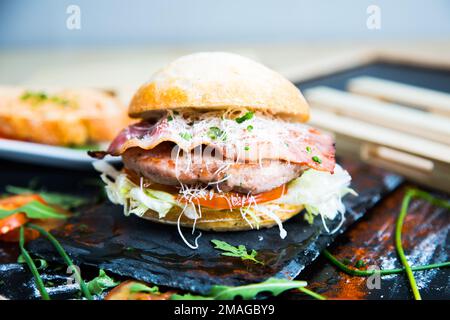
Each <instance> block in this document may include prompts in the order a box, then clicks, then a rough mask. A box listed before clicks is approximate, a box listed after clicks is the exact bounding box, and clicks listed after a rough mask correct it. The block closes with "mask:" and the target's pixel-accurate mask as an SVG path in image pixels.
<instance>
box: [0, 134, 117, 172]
mask: <svg viewBox="0 0 450 320" xmlns="http://www.w3.org/2000/svg"><path fill="white" fill-rule="evenodd" d="M106 147H107V146H106ZM0 158H3V159H8V160H15V161H21V162H28V163H32V164H36V165H48V166H54V167H61V168H70V169H92V162H93V161H95V159H93V158H91V157H89V156H88V154H87V151H86V150H76V149H70V148H64V147H55V146H49V145H45V144H39V143H32V142H24V141H17V140H9V139H0ZM105 160H107V161H109V162H119V161H120V157H111V156H106V157H105Z"/></svg>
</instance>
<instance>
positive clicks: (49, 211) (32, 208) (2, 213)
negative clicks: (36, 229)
mask: <svg viewBox="0 0 450 320" xmlns="http://www.w3.org/2000/svg"><path fill="white" fill-rule="evenodd" d="M18 212H23V213H25V214H26V216H27V217H28V218H30V219H66V218H67V217H66V216H65V215H63V214H61V213H60V212H58V211H56V210H55V209H54V208H52V207H50V206H48V205H45V204H43V203H40V202H39V201H36V200H34V201H31V202H28V203H27V204H24V205H23V206H20V207H19V208H16V209H12V210H3V209H0V219H3V218H6V217H9V216H10V215H13V214H15V213H18Z"/></svg>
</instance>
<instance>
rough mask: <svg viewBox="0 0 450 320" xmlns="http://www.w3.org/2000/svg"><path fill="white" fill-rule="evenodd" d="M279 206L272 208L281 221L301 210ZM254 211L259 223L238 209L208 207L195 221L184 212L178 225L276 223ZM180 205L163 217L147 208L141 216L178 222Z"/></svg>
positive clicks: (232, 227) (227, 227)
mask: <svg viewBox="0 0 450 320" xmlns="http://www.w3.org/2000/svg"><path fill="white" fill-rule="evenodd" d="M277 206H279V208H277V210H273V211H272V213H273V214H275V215H276V216H277V217H278V218H279V219H280V220H281V221H286V220H288V219H290V218H292V217H293V216H295V215H297V214H298V213H300V212H301V211H302V210H303V206H294V205H286V204H277ZM252 211H253V212H255V216H257V217H258V218H259V223H258V224H256V222H255V220H254V219H253V218H252V217H251V216H250V215H247V216H246V218H247V220H248V221H249V222H247V221H246V220H245V219H244V218H243V217H242V215H241V212H240V210H236V209H235V210H232V211H230V210H214V209H210V208H202V217H201V218H198V219H197V221H195V220H193V219H190V218H188V217H186V216H185V215H184V214H183V215H182V216H181V218H180V225H181V226H183V227H190V228H192V227H193V225H194V223H195V228H196V229H200V230H205V231H242V230H251V229H259V228H270V227H273V226H274V225H276V224H277V223H276V222H275V221H274V220H273V219H272V218H271V217H269V216H268V215H267V214H265V213H263V212H261V211H258V210H256V209H255V208H252ZM181 212H182V209H181V208H180V207H173V208H172V209H171V210H170V211H169V212H168V213H167V214H166V216H165V217H164V218H159V217H158V213H156V212H155V211H153V210H148V211H147V212H146V213H145V214H144V215H143V216H142V218H144V219H147V220H151V221H154V222H158V223H164V224H174V225H176V224H177V223H178V219H179V217H180V215H181V214H182V213H181Z"/></svg>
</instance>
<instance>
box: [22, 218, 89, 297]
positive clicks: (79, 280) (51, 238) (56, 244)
mask: <svg viewBox="0 0 450 320" xmlns="http://www.w3.org/2000/svg"><path fill="white" fill-rule="evenodd" d="M26 226H27V227H29V228H31V229H34V230H37V231H39V233H40V234H41V235H43V236H45V237H46V238H47V239H48V240H49V241H50V242H51V244H52V245H53V247H54V248H55V249H56V251H58V253H59V255H60V256H61V257H62V258H63V260H64V262H65V263H66V264H67V266H68V267H69V268H70V269H71V270H72V272H73V273H74V276H75V280H76V281H77V283H78V284H79V286H80V290H81V292H82V293H83V295H84V296H85V297H86V299H88V300H92V295H91V293H90V292H89V290H88V288H87V285H86V283H85V282H84V280H83V278H82V277H81V274H80V271H79V270H78V268H77V267H76V266H75V265H74V264H73V261H72V259H70V257H69V255H68V254H67V252H66V251H65V250H64V248H63V247H62V246H61V244H60V243H59V241H58V240H56V238H55V237H54V236H53V235H52V234H51V233H50V232H48V231H47V230H45V229H43V228H42V227H40V226H38V225H35V224H32V223H27V224H26ZM22 254H23V252H22Z"/></svg>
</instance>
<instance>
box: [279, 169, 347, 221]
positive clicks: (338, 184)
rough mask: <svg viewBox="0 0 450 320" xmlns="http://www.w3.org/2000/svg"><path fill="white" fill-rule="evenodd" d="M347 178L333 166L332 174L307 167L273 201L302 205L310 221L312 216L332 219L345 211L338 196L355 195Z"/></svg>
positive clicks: (344, 172) (345, 173)
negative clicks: (282, 193)
mask: <svg viewBox="0 0 450 320" xmlns="http://www.w3.org/2000/svg"><path fill="white" fill-rule="evenodd" d="M350 181H351V177H350V175H349V174H348V172H347V171H345V170H344V169H342V168H341V167H340V166H339V165H336V167H335V170H334V173H333V174H331V173H329V172H323V171H317V170H313V169H309V170H307V171H306V172H304V173H303V174H302V175H301V176H300V177H299V178H297V179H294V180H292V181H291V182H290V183H289V185H288V192H287V193H286V194H285V195H284V196H283V197H281V198H279V199H277V200H276V201H275V203H279V204H292V205H303V206H304V207H305V209H306V212H307V214H306V215H305V219H306V220H307V221H308V222H309V223H312V221H313V220H314V217H315V216H318V215H320V216H321V218H322V219H323V218H327V219H330V220H333V219H334V218H336V216H337V215H338V213H340V214H341V215H343V214H344V213H345V206H344V204H343V203H342V198H343V197H344V196H345V195H346V194H348V193H352V194H356V193H355V192H354V191H353V190H352V189H350V188H349V186H350Z"/></svg>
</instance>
